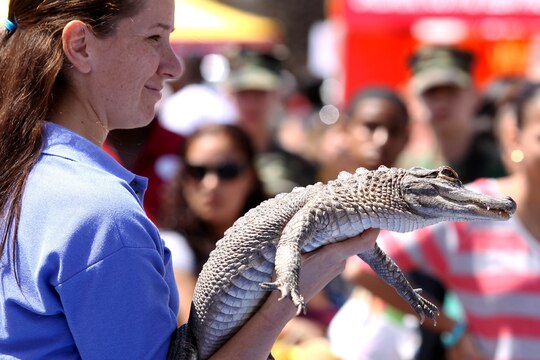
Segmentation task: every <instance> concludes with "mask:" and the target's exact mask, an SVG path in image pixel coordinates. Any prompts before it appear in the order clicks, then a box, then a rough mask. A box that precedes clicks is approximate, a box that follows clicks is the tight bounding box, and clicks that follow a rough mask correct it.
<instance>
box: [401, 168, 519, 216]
mask: <svg viewBox="0 0 540 360" xmlns="http://www.w3.org/2000/svg"><path fill="white" fill-rule="evenodd" d="M400 187H401V196H402V199H403V200H404V201H405V202H406V203H407V206H408V208H409V211H410V212H411V213H413V214H416V215H418V216H420V217H421V218H423V219H425V220H426V221H427V222H429V223H436V222H439V221H471V220H508V219H509V218H510V216H511V215H512V214H514V212H515V211H516V203H515V201H514V200H512V198H510V197H505V198H494V197H491V196H488V195H484V194H480V193H477V192H474V191H472V190H470V189H468V188H466V187H464V186H463V184H462V183H461V181H460V180H459V177H458V175H457V173H456V172H455V171H454V170H453V169H451V168H450V167H448V166H441V167H439V168H438V169H436V170H427V169H423V168H412V169H409V170H406V171H405V172H404V174H403V177H402V178H401V181H400Z"/></svg>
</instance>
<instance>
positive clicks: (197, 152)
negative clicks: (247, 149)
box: [183, 134, 255, 229]
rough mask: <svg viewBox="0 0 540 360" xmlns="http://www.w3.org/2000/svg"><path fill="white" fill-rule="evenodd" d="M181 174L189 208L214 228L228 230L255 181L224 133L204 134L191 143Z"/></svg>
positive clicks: (250, 170) (243, 160)
mask: <svg viewBox="0 0 540 360" xmlns="http://www.w3.org/2000/svg"><path fill="white" fill-rule="evenodd" d="M183 174H184V187H183V192H184V197H185V198H186V201H187V203H188V205H189V206H190V207H191V209H192V210H193V212H194V213H195V214H196V215H197V216H199V217H200V218H202V219H203V220H205V221H206V222H208V223H210V224H212V225H213V226H214V227H215V228H216V229H222V228H228V227H229V226H231V225H232V223H233V222H234V221H235V220H236V219H237V218H239V217H240V216H241V215H242V214H241V212H242V211H243V208H244V205H245V203H246V199H247V197H248V195H249V194H250V192H251V191H252V189H253V186H254V179H255V175H254V172H253V170H252V169H251V168H250V167H249V164H248V163H247V160H246V157H245V155H244V154H243V153H242V152H241V151H240V150H238V148H237V146H236V145H235V144H234V142H233V140H232V139H231V138H230V137H228V136H227V135H224V134H205V135H202V136H200V137H198V138H196V139H195V140H193V142H192V143H191V144H190V146H189V148H188V149H187V152H186V156H185V164H184V169H183Z"/></svg>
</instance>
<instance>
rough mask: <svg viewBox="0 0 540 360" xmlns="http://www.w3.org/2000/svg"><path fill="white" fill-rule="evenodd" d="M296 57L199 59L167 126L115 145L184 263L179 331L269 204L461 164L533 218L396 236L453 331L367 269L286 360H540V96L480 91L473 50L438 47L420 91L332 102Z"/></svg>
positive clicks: (422, 70)
mask: <svg viewBox="0 0 540 360" xmlns="http://www.w3.org/2000/svg"><path fill="white" fill-rule="evenodd" d="M283 60H284V59H283V57H282V54H281V53H279V52H271V51H268V52H255V51H252V50H245V49H243V50H237V51H234V52H231V53H225V54H220V56H214V58H211V59H209V58H208V57H193V58H188V59H184V74H183V76H182V78H180V79H179V80H175V81H173V82H170V83H169V84H168V85H169V88H168V92H167V94H166V96H165V97H164V98H163V99H162V101H161V102H160V103H159V108H158V111H157V115H156V118H155V120H154V121H153V122H152V123H151V124H150V125H148V126H146V127H144V128H139V129H134V130H115V131H112V132H111V133H110V134H109V137H108V139H107V143H106V149H107V150H108V151H109V152H110V153H111V154H112V155H113V156H114V157H115V158H116V159H117V160H118V161H119V162H120V163H122V164H123V165H124V166H126V167H127V168H128V169H130V170H132V171H133V172H135V173H137V174H139V175H143V176H146V177H148V178H149V187H148V190H147V192H146V194H145V210H146V212H147V213H148V215H149V217H150V218H151V219H152V220H153V221H154V222H155V223H156V224H157V225H158V226H159V227H160V228H161V229H162V237H163V239H164V241H165V243H166V244H167V246H168V247H169V248H170V249H171V251H172V254H173V264H174V268H175V276H176V279H177V282H178V288H179V291H180V295H181V296H180V299H181V301H180V313H179V316H178V322H179V324H182V323H184V322H186V321H187V316H188V313H189V304H190V302H191V294H192V292H193V289H194V284H195V282H196V279H197V274H198V272H199V271H200V269H201V267H202V265H203V264H204V262H205V261H206V259H207V258H208V256H209V253H210V252H211V251H212V249H213V247H214V245H215V243H216V242H217V241H218V240H219V239H220V238H221V237H222V236H223V233H224V232H225V230H226V229H227V228H229V227H230V226H231V225H232V224H233V223H234V221H235V220H236V219H238V218H239V217H241V216H242V215H243V214H245V213H246V212H247V211H248V210H249V209H251V208H253V207H255V206H257V205H258V204H259V203H260V202H261V201H263V200H265V199H267V198H269V197H273V196H275V195H276V194H279V193H281V192H288V191H290V190H292V189H293V188H294V187H297V186H306V185H309V184H313V183H315V182H318V181H322V182H326V181H328V180H331V179H334V178H336V177H337V175H338V174H339V172H341V171H348V172H353V171H354V170H355V169H356V168H358V167H364V168H367V169H370V170H374V169H377V168H378V167H379V166H381V165H384V166H387V167H391V166H399V167H413V166H422V167H428V168H436V167H438V166H440V165H443V164H445V165H449V166H451V167H452V168H453V169H454V170H456V172H457V173H458V174H459V177H460V179H461V181H462V182H463V183H465V184H467V186H470V187H471V188H473V189H475V190H477V191H479V192H483V193H487V194H490V195H493V196H505V195H510V196H512V197H513V198H514V199H515V200H516V202H517V204H518V212H517V214H516V216H515V217H514V218H513V219H511V220H510V221H508V222H500V223H499V222H497V223H485V222H472V223H467V224H461V223H445V224H440V225H438V226H434V227H431V228H428V229H422V230H419V231H415V232H412V233H408V234H394V233H385V232H382V233H381V236H380V238H379V244H380V245H381V247H382V248H383V249H385V250H386V251H387V252H388V253H389V255H390V256H391V257H392V258H393V259H394V260H395V261H396V262H397V264H398V265H399V266H400V267H402V268H403V269H404V270H405V271H406V274H407V277H408V279H409V280H410V281H411V283H412V284H413V286H414V287H420V288H422V289H423V291H424V293H423V294H424V295H425V296H426V297H428V298H429V299H430V300H432V301H433V302H435V303H436V304H438V305H439V308H440V309H441V316H440V319H439V322H438V324H437V325H436V326H434V324H433V323H431V322H430V321H426V323H425V324H423V325H420V324H419V321H418V318H417V317H416V316H415V315H413V314H412V309H410V308H408V307H407V306H408V305H407V304H404V303H403V300H401V299H400V298H398V297H397V295H396V294H395V293H394V292H393V291H392V289H390V288H389V287H388V286H387V285H386V284H384V283H382V282H381V281H380V280H378V279H377V278H376V277H375V276H374V275H373V273H372V272H371V271H370V270H369V269H367V268H366V266H365V265H364V264H363V263H361V260H359V259H351V261H350V264H348V265H347V270H346V271H345V273H344V274H343V276H342V277H340V278H337V279H335V280H334V281H333V282H332V283H330V285H329V286H328V287H327V288H326V289H324V290H323V291H322V292H321V293H320V294H319V295H318V296H316V297H315V298H314V299H313V300H312V301H311V302H310V303H309V304H308V311H307V314H306V315H302V316H299V317H297V318H295V319H294V320H293V321H291V322H290V323H289V325H288V326H287V327H286V329H285V330H284V331H283V333H282V335H281V337H280V339H279V341H278V342H277V343H276V344H275V346H274V350H273V355H274V357H275V358H276V359H291V360H292V359H295V360H296V359H377V360H384V359H393V360H394V359H395V360H400V359H403V360H405V359H448V360H451V359H534V358H538V354H539V353H540V312H539V311H538V310H537V309H536V306H535V304H537V303H538V300H540V287H539V286H538V284H540V243H539V241H540V225H539V224H540V222H538V221H536V220H537V218H538V214H540V193H538V192H535V185H536V184H539V183H540V141H539V139H540V87H539V86H538V85H537V84H535V83H534V82H532V81H530V80H528V79H527V78H526V77H521V76H508V77H497V78H494V79H493V81H492V82H491V83H489V84H488V85H487V86H485V87H483V88H479V87H478V86H477V84H475V82H474V77H473V70H474V64H475V59H474V55H473V53H472V52H469V51H467V50H465V49H459V48H456V47H448V46H425V47H421V48H419V49H418V50H417V51H416V52H415V53H414V54H411V56H410V59H409V63H408V65H409V67H410V71H411V77H410V82H409V84H407V89H406V91H404V90H403V89H394V88H390V87H386V86H379V85H369V86H364V87H362V88H359V89H357V91H356V92H355V93H354V94H353V95H352V96H350V99H348V101H347V102H346V103H345V104H331V103H328V101H327V99H325V97H324V91H323V90H324V86H323V83H324V81H323V79H316V78H313V77H310V76H306V77H300V76H296V77H295V76H293V75H292V74H291V73H289V72H287V71H286V69H285V68H284V66H283ZM210 65H211V66H210ZM218 65H219V66H218ZM216 69H221V70H222V71H221V72H220V73H219V74H217V75H216V74H214V76H211V75H212V74H209V73H210V72H211V71H214V72H215V71H216Z"/></svg>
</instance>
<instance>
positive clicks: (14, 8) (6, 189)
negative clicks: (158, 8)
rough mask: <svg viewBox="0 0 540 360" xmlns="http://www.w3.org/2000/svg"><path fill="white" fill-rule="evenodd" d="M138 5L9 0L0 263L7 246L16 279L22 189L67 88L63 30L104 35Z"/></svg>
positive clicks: (1, 99) (2, 51) (0, 44)
mask: <svg viewBox="0 0 540 360" xmlns="http://www.w3.org/2000/svg"><path fill="white" fill-rule="evenodd" d="M141 4H142V1H141V0H11V1H10V2H9V10H8V19H9V20H10V21H12V22H13V23H15V24H16V26H17V28H16V29H15V30H11V31H9V30H7V29H4V28H0V219H1V220H2V222H1V225H0V228H1V238H0V259H1V257H2V256H4V255H6V254H4V251H5V252H6V253H7V252H8V251H7V250H5V249H8V248H10V250H11V251H10V252H11V254H12V262H13V265H14V271H15V276H16V277H17V272H16V266H15V258H16V256H15V254H16V248H17V230H18V224H19V219H20V213H21V207H22V195H23V192H24V187H25V184H26V180H27V178H28V175H29V173H30V171H31V170H32V167H33V166H34V164H35V163H36V161H37V159H38V158H39V156H40V152H41V147H42V126H43V123H44V120H46V119H47V116H48V115H49V113H50V111H51V107H52V106H53V102H54V100H55V98H57V97H58V96H59V94H60V92H61V91H63V90H64V89H65V87H66V86H68V84H67V83H66V81H65V79H64V76H63V69H64V68H65V67H67V66H69V64H67V61H66V60H65V58H64V54H63V49H62V40H61V37H62V31H63V29H64V26H65V25H66V24H67V23H68V22H69V21H71V20H80V21H83V22H85V23H86V24H87V25H88V26H89V27H90V28H91V29H92V31H93V32H94V33H95V34H96V36H101V37H105V36H107V35H109V34H111V33H112V32H113V31H114V29H115V25H116V23H117V21H118V20H120V19H122V18H125V17H128V16H132V15H134V14H136V13H137V12H138V11H139V10H140V8H141ZM10 239H11V240H12V246H11V247H10V246H9V241H10ZM17 281H18V279H17Z"/></svg>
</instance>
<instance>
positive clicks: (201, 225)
mask: <svg viewBox="0 0 540 360" xmlns="http://www.w3.org/2000/svg"><path fill="white" fill-rule="evenodd" d="M180 158H181V159H182V162H183V163H182V166H181V168H180V169H179V172H178V174H177V176H176V178H175V179H174V180H173V181H172V182H171V183H170V184H169V186H168V189H167V190H166V192H165V196H164V206H163V212H162V219H161V223H162V224H163V227H164V229H167V230H163V231H162V233H161V235H162V237H163V238H164V240H165V242H166V244H167V246H168V247H170V248H171V251H172V253H173V265H174V267H175V277H176V279H177V285H178V288H179V291H180V293H181V294H182V297H181V300H180V311H179V317H178V319H179V323H184V322H185V321H187V315H188V313H189V306H190V303H191V294H192V293H193V290H194V286H195V279H196V274H198V273H199V271H200V270H201V268H202V265H203V264H204V263H205V262H206V260H207V259H208V255H209V254H210V251H212V250H213V249H214V246H215V243H216V241H217V240H219V239H220V238H221V237H222V236H223V233H224V232H225V230H226V229H227V228H229V227H230V226H231V225H232V224H233V222H234V221H235V220H236V219H238V218H239V217H240V216H242V215H243V214H244V213H246V212H247V211H248V210H249V209H251V208H252V207H255V206H257V205H258V204H259V203H260V202H262V201H263V200H265V199H266V198H267V195H266V194H265V193H264V191H263V187H262V184H261V181H260V180H259V177H258V175H257V171H256V169H255V165H254V158H255V152H254V149H253V146H252V144H251V141H250V139H249V137H248V136H247V134H246V133H245V132H244V131H243V130H242V129H241V128H240V127H237V126H235V125H222V124H209V125H205V126H203V127H201V128H200V129H198V130H197V131H196V132H194V133H193V134H192V135H191V136H189V137H187V138H186V141H185V142H184V144H183V147H182V149H181V151H180Z"/></svg>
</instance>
